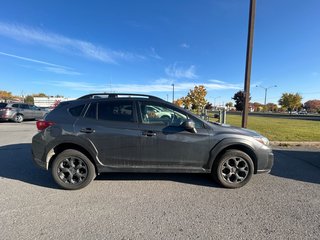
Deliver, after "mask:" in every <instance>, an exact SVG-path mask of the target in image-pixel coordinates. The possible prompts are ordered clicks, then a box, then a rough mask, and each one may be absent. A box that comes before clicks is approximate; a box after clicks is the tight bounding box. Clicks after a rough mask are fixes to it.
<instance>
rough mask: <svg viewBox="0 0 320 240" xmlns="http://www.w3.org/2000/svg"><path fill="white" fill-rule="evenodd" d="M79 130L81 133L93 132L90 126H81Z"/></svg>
mask: <svg viewBox="0 0 320 240" xmlns="http://www.w3.org/2000/svg"><path fill="white" fill-rule="evenodd" d="M80 132H83V133H93V132H94V129H92V128H81V129H80Z"/></svg>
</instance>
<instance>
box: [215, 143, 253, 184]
mask: <svg viewBox="0 0 320 240" xmlns="http://www.w3.org/2000/svg"><path fill="white" fill-rule="evenodd" d="M253 171H254V165H253V162H252V159H251V158H250V156H249V155H248V154H246V153H244V152H242V151H239V150H234V149H231V150H227V151H226V152H225V153H224V154H223V155H222V156H221V157H220V158H219V159H217V160H216V161H215V162H214V164H213V167H212V175H213V177H214V179H215V180H216V181H217V182H218V183H219V184H220V185H221V186H223V187H226V188H239V187H242V186H244V185H245V184H247V183H248V182H249V181H250V179H251V177H252V174H253Z"/></svg>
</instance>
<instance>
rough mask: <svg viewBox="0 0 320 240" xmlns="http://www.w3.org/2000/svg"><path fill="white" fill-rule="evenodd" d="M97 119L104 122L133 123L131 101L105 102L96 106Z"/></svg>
mask: <svg viewBox="0 0 320 240" xmlns="http://www.w3.org/2000/svg"><path fill="white" fill-rule="evenodd" d="M98 119H99V120H105V121H118V122H133V121H134V120H133V103H132V101H114V102H113V101H106V102H100V103H99V104H98Z"/></svg>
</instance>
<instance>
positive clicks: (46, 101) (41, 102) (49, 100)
mask: <svg viewBox="0 0 320 240" xmlns="http://www.w3.org/2000/svg"><path fill="white" fill-rule="evenodd" d="M33 99H34V105H36V106H37V107H48V108H50V107H51V108H53V107H55V106H56V105H58V104H59V103H60V102H64V101H69V100H74V99H75V98H61V97H34V98H33Z"/></svg>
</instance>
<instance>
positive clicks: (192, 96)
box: [186, 85, 207, 113]
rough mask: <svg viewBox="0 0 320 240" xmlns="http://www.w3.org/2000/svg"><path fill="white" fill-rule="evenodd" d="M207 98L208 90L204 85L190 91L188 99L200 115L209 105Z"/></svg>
mask: <svg viewBox="0 0 320 240" xmlns="http://www.w3.org/2000/svg"><path fill="white" fill-rule="evenodd" d="M206 96H207V90H206V88H205V87H204V86H203V85H199V86H195V87H194V88H193V90H191V89H190V91H189V93H188V95H187V97H186V98H187V99H189V100H190V102H191V105H192V108H193V109H195V110H197V111H198V113H199V110H201V111H202V110H203V109H204V107H205V105H206V104H207V100H206Z"/></svg>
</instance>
